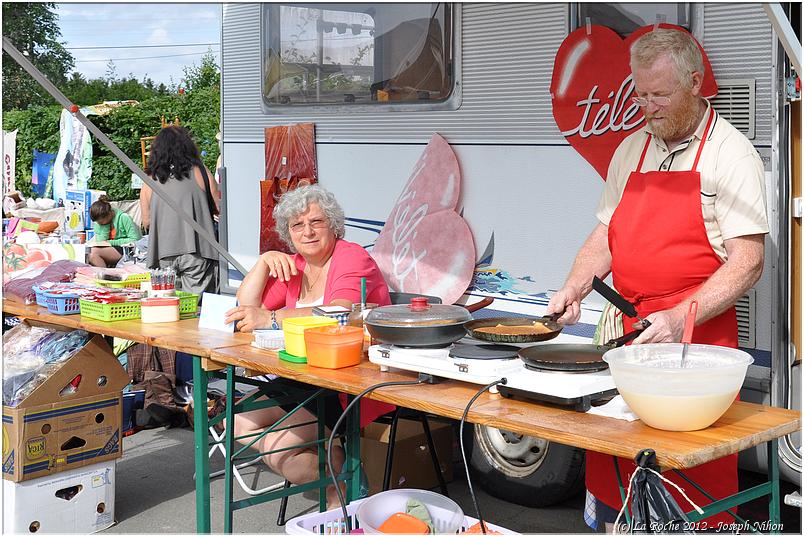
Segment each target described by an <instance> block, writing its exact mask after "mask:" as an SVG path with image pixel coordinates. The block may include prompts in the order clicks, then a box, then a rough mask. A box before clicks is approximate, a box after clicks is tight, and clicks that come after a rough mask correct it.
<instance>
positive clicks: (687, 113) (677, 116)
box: [645, 98, 700, 142]
mask: <svg viewBox="0 0 804 537" xmlns="http://www.w3.org/2000/svg"><path fill="white" fill-rule="evenodd" d="M654 115H655V114H648V113H647V112H646V113H645V119H646V120H647V121H648V124H649V125H650V127H651V129H652V130H653V134H655V135H656V136H658V137H659V138H661V139H662V140H665V141H671V142H678V141H681V139H682V138H683V137H685V136H687V135H689V134H692V131H693V130H694V129H695V127H697V126H698V123H699V121H700V120H699V118H698V100H697V99H692V98H687V99H685V100H684V104H683V106H682V107H680V108H678V109H677V110H676V111H675V112H673V114H671V115H665V116H664V121H662V122H661V124H657V123H654V121H653V116H654Z"/></svg>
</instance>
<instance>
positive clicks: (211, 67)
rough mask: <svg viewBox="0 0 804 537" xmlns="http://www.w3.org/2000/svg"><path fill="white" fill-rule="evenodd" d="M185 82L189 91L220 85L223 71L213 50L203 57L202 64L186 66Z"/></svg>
mask: <svg viewBox="0 0 804 537" xmlns="http://www.w3.org/2000/svg"><path fill="white" fill-rule="evenodd" d="M184 83H185V84H186V86H187V91H193V90H199V89H202V88H219V87H220V84H221V73H220V71H219V70H218V65H217V64H216V63H215V55H214V54H213V53H212V51H211V50H208V51H207V53H206V54H204V56H203V57H202V58H201V65H195V64H193V65H189V66H187V67H185V68H184Z"/></svg>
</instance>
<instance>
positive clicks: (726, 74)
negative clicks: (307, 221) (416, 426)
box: [220, 3, 801, 506]
mask: <svg viewBox="0 0 804 537" xmlns="http://www.w3.org/2000/svg"><path fill="white" fill-rule="evenodd" d="M656 21H664V22H667V23H671V24H675V25H679V26H683V27H685V28H687V29H689V30H690V31H691V32H692V34H693V35H694V36H695V37H696V38H697V39H698V41H699V42H700V43H701V45H702V46H703V47H704V49H705V51H706V53H707V56H708V58H709V61H710V62H711V66H712V70H713V72H714V75H715V78H716V82H717V86H718V92H717V96H715V97H714V98H712V99H711V102H712V105H713V106H714V108H715V109H716V110H717V111H718V112H719V113H720V114H721V116H722V117H724V118H726V119H728V120H729V121H730V122H731V123H732V124H733V125H734V126H735V127H737V128H738V129H739V130H740V131H741V132H742V133H743V134H745V135H746V137H748V138H749V139H750V140H751V142H752V143H753V144H754V147H755V148H756V149H757V151H758V153H759V154H760V156H761V158H762V161H763V163H764V165H765V178H766V199H767V206H768V216H769V221H770V228H771V231H770V234H769V235H768V237H767V239H766V255H765V267H764V271H763V275H762V278H761V280H760V281H759V282H758V283H757V284H756V285H755V286H754V287H753V288H752V289H750V290H749V291H748V292H747V293H746V294H745V296H743V297H742V298H741V299H740V301H739V302H738V304H737V310H738V318H739V336H740V346H741V348H743V349H744V350H746V351H748V352H749V353H750V354H751V355H752V356H753V357H754V360H755V363H754V365H753V366H751V368H750V370H749V373H748V377H747V379H746V382H745V385H744V388H743V391H742V398H743V400H747V401H753V402H762V403H765V404H773V405H775V406H788V407H792V408H800V406H801V400H800V393H801V386H800V378H801V373H800V356H799V354H798V353H799V352H800V348H801V347H800V345H801V339H800V338H801V332H800V324H801V311H800V296H801V286H800V282H801V273H800V264H799V265H796V264H795V263H794V262H793V261H794V260H795V259H798V258H800V241H801V239H800V235H797V236H796V235H791V233H795V232H796V231H795V228H796V226H794V225H792V224H791V222H792V218H794V217H796V216H797V217H798V218H799V219H800V205H798V207H799V208H798V209H797V210H798V211H799V213H798V214H797V215H796V213H795V211H794V210H793V209H794V207H795V205H794V204H792V202H791V190H790V189H791V178H792V177H794V176H795V174H793V173H792V172H791V161H792V160H794V159H792V158H791V147H792V148H793V149H794V150H795V149H796V147H797V146H798V151H799V157H798V158H799V159H800V140H799V139H797V138H794V137H793V133H795V129H793V128H791V118H793V117H794V116H795V114H794V110H796V109H798V110H800V108H798V107H799V105H800V103H798V102H794V101H797V100H798V99H799V95H798V90H797V89H796V87H795V84H794V81H795V73H793V72H792V71H791V67H790V62H789V60H788V59H787V55H786V54H785V51H784V49H783V46H782V45H781V44H780V43H785V42H786V37H788V36H787V35H785V32H786V30H785V29H784V28H783V24H780V22H781V23H787V21H786V20H784V21H778V19H777V18H776V17H774V16H773V14H770V15H769V14H767V13H766V11H765V10H764V9H763V7H762V5H761V4H744V3H743V4H722V3H700V4H699V3H677V4H565V3H555V4H542V3H539V4H523V3H515V4H474V3H466V4H446V3H431V4H428V3H419V4H379V3H378V4H362V3H355V4H280V3H273V4H224V7H223V28H222V75H223V76H222V80H223V83H222V99H221V102H222V114H221V117H222V132H223V140H222V154H223V159H222V164H223V167H222V174H223V177H224V179H225V180H224V181H223V196H224V198H223V199H224V203H223V210H222V215H221V232H220V236H221V242H223V243H224V245H225V246H226V248H227V249H228V251H229V252H230V253H231V254H233V255H234V256H235V257H236V258H237V259H238V260H239V261H240V262H241V263H242V264H243V265H244V266H246V267H250V266H251V265H253V264H254V262H255V261H256V260H257V258H258V255H259V234H258V233H257V231H256V230H257V229H258V227H259V222H260V197H259V193H260V185H259V182H260V181H261V180H262V179H264V178H265V177H264V151H265V148H264V129H265V128H266V127H272V126H278V125H288V124H295V123H314V124H315V129H316V134H315V146H316V153H317V172H318V180H319V181H320V182H321V183H322V184H323V185H325V186H326V188H328V189H329V190H331V191H332V192H333V193H335V195H336V196H337V198H338V199H339V200H340V201H341V203H342V204H343V207H344V210H345V212H346V216H347V238H348V239H349V240H352V241H355V242H358V243H361V244H363V245H365V246H370V245H372V244H373V243H374V242H375V240H376V239H377V236H378V234H379V231H380V230H381V229H382V226H383V224H384V222H385V220H386V218H387V217H388V215H389V213H390V212H391V209H392V207H393V206H394V203H395V200H396V198H397V197H398V196H399V194H400V193H401V192H402V188H403V186H404V185H405V183H406V181H407V180H408V178H409V177H410V175H411V172H412V170H413V168H414V165H415V164H416V162H417V159H418V158H419V155H420V154H421V153H422V151H423V150H424V147H425V146H426V144H427V143H428V141H429V140H430V138H431V136H432V135H433V134H434V133H438V134H440V135H441V136H443V137H444V138H445V139H446V140H447V142H449V144H450V145H451V147H452V149H453V150H454V151H455V153H456V155H457V157H458V161H459V163H460V168H461V176H462V185H461V186H462V197H461V200H460V203H459V208H460V212H461V214H462V216H463V218H464V219H465V220H466V222H467V223H468V225H469V227H470V229H471V231H472V234H473V239H474V243H475V249H476V252H477V258H476V270H475V277H474V279H473V281H472V284H471V286H470V288H469V289H468V291H467V293H466V295H465V296H464V298H463V299H462V302H465V301H467V300H468V301H470V302H473V301H475V300H477V298H471V297H486V296H490V297H493V298H495V302H494V304H493V306H492V307H493V308H494V309H496V310H500V311H503V312H507V313H511V314H531V315H541V314H542V313H544V310H545V307H546V305H547V300H548V297H549V296H550V293H551V292H552V291H555V290H556V289H558V288H560V286H561V285H562V282H563V280H564V277H565V276H566V274H567V273H568V271H569V269H570V266H571V264H572V262H573V259H574V257H575V254H576V252H577V251H578V249H579V247H580V245H581V244H582V242H583V241H584V239H585V238H586V236H587V234H588V233H589V231H590V230H591V229H592V228H593V226H594V225H595V222H596V221H595V217H594V212H595V207H596V205H597V202H598V199H599V197H600V194H601V192H602V189H603V181H602V180H601V176H600V173H599V170H597V169H596V168H595V167H594V166H593V165H591V164H590V163H589V161H587V160H586V159H585V158H584V157H582V156H581V154H580V153H579V152H578V151H577V150H576V149H575V148H574V147H573V146H571V145H570V143H568V141H567V139H566V135H567V131H565V132H563V133H562V131H561V130H560V129H559V127H558V126H557V125H556V120H555V119H554V117H553V113H552V107H553V99H552V98H551V92H550V86H551V76H552V73H553V68H554V63H555V60H556V55H557V51H558V50H559V47H560V46H561V44H562V42H563V41H564V40H565V38H566V37H567V36H568V35H569V34H570V33H571V32H573V31H574V30H575V29H577V28H581V27H583V26H584V25H586V24H592V25H595V24H597V25H602V26H607V27H609V28H611V29H613V30H614V31H616V32H617V33H618V34H619V35H620V36H621V37H623V38H624V39H625V38H627V36H628V35H629V34H630V33H631V32H633V31H634V30H635V29H637V28H640V27H642V26H645V25H649V24H653V23H654V22H656ZM736 29H739V31H737V30H736ZM799 54H800V51H799ZM594 97H595V99H596V100H594V99H592V98H591V96H590V102H589V103H587V105H586V106H588V110H587V115H588V117H593V118H597V117H599V116H600V117H602V116H601V114H604V115H605V114H606V113H607V112H606V111H602V112H601V107H600V100H601V99H602V100H605V99H606V96H605V95H603V96H601V95H596V96H594ZM617 98H618V97H617V96H614V95H612V96H610V97H609V99H610V100H612V101H614V100H616V99H617ZM593 105H594V106H596V108H593ZM610 105H611V106H612V108H611V109H610V110H609V112H608V113H609V117H607V118H606V121H608V123H605V122H603V123H597V124H596V125H597V126H598V127H599V129H598V130H599V131H601V130H605V129H606V128H609V129H627V128H628V127H629V125H628V124H627V121H626V117H625V115H621V116H620V117H619V118H617V117H615V111H614V109H615V108H616V103H610ZM585 117H587V116H585ZM799 117H800V116H799ZM601 121H603V120H601ZM582 127H583V125H579V128H582ZM591 134H595V133H591ZM798 165H799V168H798V170H799V172H798V173H799V175H800V162H799V163H798ZM799 181H800V177H799ZM799 188H800V187H799ZM798 195H799V196H800V193H799V194H798ZM798 226H799V227H798V229H800V220H799V224H798ZM796 247H797V248H798V250H795V248H796ZM796 251H797V252H798V253H796ZM222 268H223V269H224V270H223V271H222V274H223V275H224V277H223V278H222V283H223V289H224V290H226V289H227V288H228V290H229V291H233V290H234V289H235V288H236V287H237V285H238V282H239V279H240V278H242V276H241V275H239V274H238V273H237V272H236V271H234V270H231V267H227V266H226V265H223V266H222ZM226 269H229V270H226ZM796 297H798V301H797V304H798V306H797V309H796V307H793V304H794V303H795V302H796V301H795V298H796ZM602 306H603V301H602V299H601V298H600V297H597V296H595V295H594V294H592V295H590V296H589V298H588V299H587V301H586V302H585V303H584V305H583V314H582V317H581V320H580V323H579V324H577V325H574V326H571V327H567V329H566V331H567V332H568V334H569V335H570V336H574V337H577V338H583V339H588V338H591V337H592V335H593V333H594V330H595V324H596V323H597V320H598V318H599V316H600V312H601V309H602ZM469 437H470V438H471V439H472V440H473V442H472V456H471V464H472V466H473V469H474V471H475V475H476V476H478V480H479V481H480V483H481V484H483V485H484V486H485V487H486V488H487V489H488V490H489V491H490V493H492V494H494V495H496V496H499V497H502V498H504V499H507V500H510V501H513V502H516V503H521V504H526V505H533V506H538V505H546V504H550V503H556V502H559V501H561V500H562V499H564V498H566V497H568V496H569V495H571V494H573V493H574V492H575V491H577V490H578V489H579V487H581V486H582V484H583V461H584V455H583V451H581V450H578V449H575V448H570V447H567V446H563V445H558V444H552V443H548V442H546V441H544V440H542V439H539V438H533V437H521V436H519V435H515V434H512V433H509V432H507V431H501V430H497V429H492V428H489V427H484V426H478V427H475V428H474V429H473V430H472V432H471V433H470V436H469ZM800 446H801V438H800V434H796V435H793V436H790V437H787V438H783V439H781V440H780V442H779V453H778V455H779V460H780V462H781V464H780V467H781V471H782V474H783V477H785V478H786V479H788V480H790V481H792V482H795V483H800V479H801V455H800ZM766 462H767V461H766V460H764V451H762V450H755V451H749V452H747V453H744V454H743V455H742V459H741V464H742V465H743V466H744V467H746V468H749V469H759V468H764V467H765V465H766ZM548 492H549V493H548Z"/></svg>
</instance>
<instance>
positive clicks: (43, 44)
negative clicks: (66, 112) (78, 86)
mask: <svg viewBox="0 0 804 537" xmlns="http://www.w3.org/2000/svg"><path fill="white" fill-rule="evenodd" d="M54 8H55V4H54V3H42V4H37V3H21V2H19V3H18V2H3V36H4V37H7V38H8V39H9V40H10V41H11V42H12V44H13V45H14V46H15V47H16V48H17V50H19V51H20V52H21V53H22V54H23V55H24V56H25V57H26V58H28V59H29V60H30V61H31V63H33V64H34V65H35V66H36V67H37V68H38V69H39V70H40V71H42V73H43V74H44V75H45V76H46V77H47V78H48V79H49V80H50V81H51V82H53V83H54V84H56V85H57V86H60V85H62V84H64V83H65V82H66V81H67V73H68V72H70V71H71V70H72V68H73V66H74V65H75V60H74V58H73V55H72V54H70V52H69V51H67V49H65V48H64V43H63V42H60V41H59V38H60V37H61V31H60V30H59V26H58V16H57V15H56V13H55V12H54V11H53V10H54ZM53 102H54V100H53V98H52V97H50V95H48V93H47V92H46V91H45V90H44V89H43V88H42V87H41V86H39V84H38V83H37V82H36V81H35V80H34V79H33V78H32V77H31V76H30V75H29V74H28V73H27V72H25V70H24V69H23V68H22V67H20V65H19V64H18V63H17V62H15V61H14V60H13V59H12V58H11V57H10V56H8V55H7V54H6V53H5V52H4V53H3V110H4V111H5V110H12V109H25V108H28V107H29V106H32V105H46V104H53Z"/></svg>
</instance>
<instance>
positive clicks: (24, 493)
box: [3, 461, 116, 534]
mask: <svg viewBox="0 0 804 537" xmlns="http://www.w3.org/2000/svg"><path fill="white" fill-rule="evenodd" d="M115 464H116V462H115V461H107V462H101V463H97V464H93V465H91V466H85V467H83V468H76V469H73V470H67V471H66V472H61V473H59V474H56V475H49V476H45V477H40V478H38V479H31V480H30V481H25V482H23V483H12V482H11V481H3V533H4V534H10V533H34V532H36V533H83V534H87V533H95V532H97V531H101V530H104V529H106V528H108V527H109V526H111V525H112V524H114V495H115V490H114V489H115Z"/></svg>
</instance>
